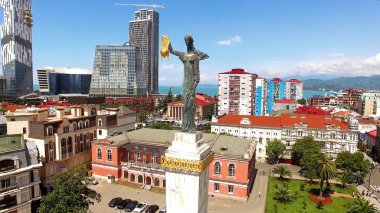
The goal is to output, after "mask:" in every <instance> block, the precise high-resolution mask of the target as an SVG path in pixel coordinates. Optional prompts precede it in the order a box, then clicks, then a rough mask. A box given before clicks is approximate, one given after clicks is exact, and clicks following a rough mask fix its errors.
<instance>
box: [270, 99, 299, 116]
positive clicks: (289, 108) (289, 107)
mask: <svg viewBox="0 0 380 213" xmlns="http://www.w3.org/2000/svg"><path fill="white" fill-rule="evenodd" d="M296 108H297V102H296V101H295V100H290V99H283V100H277V101H275V102H274V105H273V113H274V114H279V113H294V112H295V110H296Z"/></svg>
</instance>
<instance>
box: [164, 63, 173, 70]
mask: <svg viewBox="0 0 380 213" xmlns="http://www.w3.org/2000/svg"><path fill="white" fill-rule="evenodd" d="M162 70H167V71H171V70H174V64H164V65H162Z"/></svg>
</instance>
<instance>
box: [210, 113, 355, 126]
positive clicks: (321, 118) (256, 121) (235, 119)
mask: <svg viewBox="0 0 380 213" xmlns="http://www.w3.org/2000/svg"><path fill="white" fill-rule="evenodd" d="M243 118H247V119H249V121H250V122H251V124H249V125H248V124H240V122H241V120H242V119H243ZM300 123H305V124H307V126H308V128H311V129H325V128H326V125H335V126H338V127H340V129H341V130H348V124H347V123H345V122H341V121H338V120H336V119H334V118H332V117H330V116H325V115H297V114H281V115H280V116H254V115H224V116H221V117H219V119H218V122H217V124H222V125H234V126H239V125H242V126H244V125H248V126H256V127H272V128H273V127H275V128H280V127H291V126H294V125H296V124H300Z"/></svg>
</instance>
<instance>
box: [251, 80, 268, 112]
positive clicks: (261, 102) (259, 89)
mask: <svg viewBox="0 0 380 213" xmlns="http://www.w3.org/2000/svg"><path fill="white" fill-rule="evenodd" d="M266 108H267V82H266V80H265V79H264V78H260V77H258V76H256V77H255V104H254V115H258V116H262V115H265V114H266Z"/></svg>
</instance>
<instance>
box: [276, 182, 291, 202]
mask: <svg viewBox="0 0 380 213" xmlns="http://www.w3.org/2000/svg"><path fill="white" fill-rule="evenodd" d="M274 190H275V192H274V199H275V200H277V201H278V202H279V203H289V202H290V201H292V195H291V194H290V190H289V189H288V185H286V184H280V185H275V186H274Z"/></svg>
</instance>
